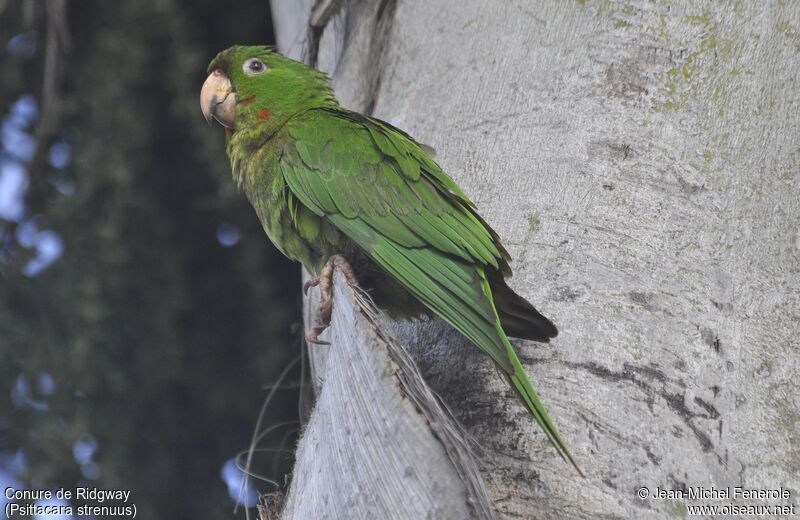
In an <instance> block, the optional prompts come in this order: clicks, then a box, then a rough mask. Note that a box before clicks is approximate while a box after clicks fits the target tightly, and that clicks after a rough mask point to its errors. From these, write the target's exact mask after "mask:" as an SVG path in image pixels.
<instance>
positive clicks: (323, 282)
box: [303, 255, 358, 345]
mask: <svg viewBox="0 0 800 520" xmlns="http://www.w3.org/2000/svg"><path fill="white" fill-rule="evenodd" d="M335 269H339V271H341V273H342V274H343V275H344V277H345V280H347V283H348V285H351V286H353V285H358V279H357V278H356V275H355V273H354V272H353V268H352V267H350V264H349V263H348V262H347V259H346V258H345V257H344V256H342V255H333V256H332V257H330V258H328V261H327V262H325V265H324V266H322V270H321V271H320V273H319V276H317V277H315V278H312V279H311V280H309V281H307V282H306V283H305V284H304V285H303V293H305V294H308V290H309V289H310V288H312V287H317V286H319V290H320V293H321V300H320V303H319V311H318V312H319V321H318V322H317V323H318V324H317V325H315V326H313V327H311V330H309V331H308V332H306V341H308V342H309V343H315V344H322V345H326V344H327V342H325V341H320V340H319V335H320V334H322V332H323V331H324V330H325V329H327V328H328V326H330V324H331V311H332V310H333V298H332V294H331V293H332V291H331V288H332V287H333V272H334V270H335Z"/></svg>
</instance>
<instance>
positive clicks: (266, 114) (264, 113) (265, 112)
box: [258, 108, 269, 121]
mask: <svg viewBox="0 0 800 520" xmlns="http://www.w3.org/2000/svg"><path fill="white" fill-rule="evenodd" d="M258 118H259V119H260V120H262V121H266V120H267V119H269V109H268V108H265V109H263V110H262V111H261V112H259V113H258Z"/></svg>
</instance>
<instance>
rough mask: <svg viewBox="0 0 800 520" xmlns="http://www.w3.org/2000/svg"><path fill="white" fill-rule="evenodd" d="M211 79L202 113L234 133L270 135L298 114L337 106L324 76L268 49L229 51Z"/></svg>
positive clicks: (213, 68) (213, 64)
mask: <svg viewBox="0 0 800 520" xmlns="http://www.w3.org/2000/svg"><path fill="white" fill-rule="evenodd" d="M208 74H209V76H208V79H207V80H206V82H205V84H204V85H203V89H202V91H201V93H200V104H201V108H202V110H203V113H204V114H205V115H206V118H207V119H209V120H210V119H212V118H213V119H216V120H217V121H219V122H220V123H221V124H222V125H223V126H226V127H228V128H231V129H235V130H254V129H255V128H259V133H260V132H261V130H262V129H263V130H265V131H267V132H268V133H271V132H270V131H274V130H277V129H278V128H280V127H281V126H282V125H283V124H284V123H285V122H286V121H287V120H288V119H289V118H290V117H292V116H294V115H296V114H298V113H299V112H303V111H305V110H308V109H309V108H318V107H326V106H336V105H337V104H338V103H337V101H336V98H334V96H333V91H332V90H331V88H330V87H329V86H328V78H327V76H326V75H325V74H323V73H322V72H319V71H316V70H314V69H312V68H310V67H308V66H306V65H304V64H302V63H300V62H298V61H295V60H292V59H290V58H286V57H285V56H281V55H280V54H278V53H276V52H275V51H273V50H272V49H270V48H269V47H264V46H259V45H254V46H235V47H231V48H229V49H226V50H224V51H222V52H220V53H219V54H218V55H217V56H216V57H215V58H214V59H213V60H212V61H211V63H210V64H209V66H208Z"/></svg>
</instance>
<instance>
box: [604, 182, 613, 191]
mask: <svg viewBox="0 0 800 520" xmlns="http://www.w3.org/2000/svg"><path fill="white" fill-rule="evenodd" d="M603 189H604V190H607V191H614V185H613V184H611V183H610V182H609V183H607V184H603Z"/></svg>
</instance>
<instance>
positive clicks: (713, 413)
mask: <svg viewBox="0 0 800 520" xmlns="http://www.w3.org/2000/svg"><path fill="white" fill-rule="evenodd" d="M694 402H695V403H697V404H698V406H700V408H702V409H704V410H705V411H706V412H708V418H709V419H718V418H719V412H718V411H717V409H716V408H715V407H714V405H712V404H710V403H708V402H706V401H703V400H702V399H700V398H699V397H695V398H694Z"/></svg>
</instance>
